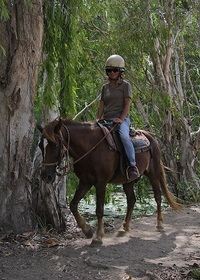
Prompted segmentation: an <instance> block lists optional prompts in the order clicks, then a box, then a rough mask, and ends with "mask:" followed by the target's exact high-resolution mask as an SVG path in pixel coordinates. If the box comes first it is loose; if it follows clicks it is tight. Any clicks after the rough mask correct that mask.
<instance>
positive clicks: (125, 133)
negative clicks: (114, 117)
mask: <svg viewBox="0 0 200 280" xmlns="http://www.w3.org/2000/svg"><path fill="white" fill-rule="evenodd" d="M130 125H131V122H130V118H129V117H126V118H125V119H124V121H123V122H122V123H121V124H120V127H119V129H118V132H119V136H120V139H121V141H122V144H123V146H124V150H125V153H126V156H127V158H128V160H129V163H130V166H134V165H136V162H135V149H134V146H133V143H132V141H131V137H130V135H129V128H130Z"/></svg>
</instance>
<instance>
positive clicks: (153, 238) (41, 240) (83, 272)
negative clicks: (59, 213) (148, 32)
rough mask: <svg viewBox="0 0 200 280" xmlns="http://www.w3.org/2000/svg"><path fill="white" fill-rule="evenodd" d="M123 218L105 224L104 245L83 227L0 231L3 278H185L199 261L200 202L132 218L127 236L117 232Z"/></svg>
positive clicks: (45, 279)
mask: <svg viewBox="0 0 200 280" xmlns="http://www.w3.org/2000/svg"><path fill="white" fill-rule="evenodd" d="M119 225H120V224H119V221H114V222H113V224H106V225H105V228H106V232H105V238H104V243H103V245H101V246H99V247H92V246H91V245H90V244H91V240H90V239H85V238H84V236H83V235H82V233H81V232H80V231H79V230H78V229H73V230H71V232H70V230H69V231H68V232H67V233H65V234H60V235H55V234H52V233H48V234H47V233H46V234H44V233H43V234H41V233H38V232H37V233H33V232H32V233H24V234H22V235H18V236H15V237H14V236H12V234H7V235H1V236H0V279H1V280H39V279H40V280H50V279H53V280H60V279H70V280H74V279H81V280H93V279H103V280H105V279H106V280H107V279H108V280H109V279H113V280H118V279H120V280H127V279H135V280H136V279H137V280H162V279H164V280H168V279H169V280H180V279H187V280H188V279H192V278H191V270H193V269H194V268H198V267H199V266H200V205H190V206H187V207H183V209H182V210H181V211H180V212H178V213H177V212H174V211H172V210H167V211H166V212H165V213H164V230H163V232H158V231H156V227H155V225H156V215H153V216H148V217H141V218H137V219H133V220H132V224H131V227H132V231H131V232H130V234H129V235H128V236H123V237H117V235H116V233H117V227H119Z"/></svg>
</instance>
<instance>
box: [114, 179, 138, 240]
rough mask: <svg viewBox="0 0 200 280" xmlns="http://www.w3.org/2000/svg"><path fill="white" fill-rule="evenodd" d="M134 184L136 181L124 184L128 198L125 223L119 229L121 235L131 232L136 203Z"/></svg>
mask: <svg viewBox="0 0 200 280" xmlns="http://www.w3.org/2000/svg"><path fill="white" fill-rule="evenodd" d="M133 184H134V182H130V183H126V184H124V185H123V189H124V192H125V194H126V200H127V210H126V216H125V219H124V221H123V224H122V226H121V228H120V229H119V231H118V234H119V235H122V234H123V233H126V232H129V227H130V221H131V216H132V213H133V208H134V205H135V202H136V198H135V193H134V189H133Z"/></svg>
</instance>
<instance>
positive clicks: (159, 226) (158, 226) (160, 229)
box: [156, 225, 164, 232]
mask: <svg viewBox="0 0 200 280" xmlns="http://www.w3.org/2000/svg"><path fill="white" fill-rule="evenodd" d="M156 228H157V231H159V232H162V231H164V228H163V226H162V225H157V227H156Z"/></svg>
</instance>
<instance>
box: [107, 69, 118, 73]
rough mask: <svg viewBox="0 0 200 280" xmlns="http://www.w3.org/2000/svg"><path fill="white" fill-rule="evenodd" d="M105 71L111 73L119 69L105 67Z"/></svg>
mask: <svg viewBox="0 0 200 280" xmlns="http://www.w3.org/2000/svg"><path fill="white" fill-rule="evenodd" d="M106 72H108V73H111V72H114V73H117V72H119V69H106Z"/></svg>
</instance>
